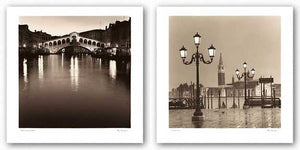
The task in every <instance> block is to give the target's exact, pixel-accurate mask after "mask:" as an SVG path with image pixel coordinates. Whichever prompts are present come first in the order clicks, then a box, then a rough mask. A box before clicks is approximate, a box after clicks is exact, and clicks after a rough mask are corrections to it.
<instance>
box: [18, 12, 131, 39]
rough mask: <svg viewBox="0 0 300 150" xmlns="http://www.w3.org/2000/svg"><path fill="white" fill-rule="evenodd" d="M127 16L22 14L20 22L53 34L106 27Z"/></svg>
mask: <svg viewBox="0 0 300 150" xmlns="http://www.w3.org/2000/svg"><path fill="white" fill-rule="evenodd" d="M128 19H129V17H127V16H22V17H20V18H19V22H20V24H28V25H29V29H30V30H31V31H34V30H37V31H40V30H43V31H44V32H47V33H49V34H51V35H58V36H59V35H65V34H69V33H71V32H82V31H87V30H93V29H105V26H108V25H109V23H115V21H117V20H119V21H123V20H128Z"/></svg>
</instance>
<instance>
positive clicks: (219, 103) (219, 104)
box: [218, 90, 221, 109]
mask: <svg viewBox="0 0 300 150" xmlns="http://www.w3.org/2000/svg"><path fill="white" fill-rule="evenodd" d="M218 107H219V109H220V108H221V90H219V100H218Z"/></svg>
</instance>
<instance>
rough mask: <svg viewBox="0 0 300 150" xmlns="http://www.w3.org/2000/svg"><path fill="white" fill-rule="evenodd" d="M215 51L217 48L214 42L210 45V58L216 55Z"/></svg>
mask: <svg viewBox="0 0 300 150" xmlns="http://www.w3.org/2000/svg"><path fill="white" fill-rule="evenodd" d="M215 52H216V48H215V47H214V45H213V44H211V45H210V47H209V48H208V55H209V57H210V58H213V57H215Z"/></svg>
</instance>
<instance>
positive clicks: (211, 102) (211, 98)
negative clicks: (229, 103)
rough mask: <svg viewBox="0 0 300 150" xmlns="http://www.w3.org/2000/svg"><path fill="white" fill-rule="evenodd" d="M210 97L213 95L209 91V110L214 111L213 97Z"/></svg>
mask: <svg viewBox="0 0 300 150" xmlns="http://www.w3.org/2000/svg"><path fill="white" fill-rule="evenodd" d="M212 95H213V93H212V90H211V91H210V104H211V106H210V108H211V109H214V107H213V97H212Z"/></svg>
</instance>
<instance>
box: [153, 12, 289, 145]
mask: <svg viewBox="0 0 300 150" xmlns="http://www.w3.org/2000/svg"><path fill="white" fill-rule="evenodd" d="M169 16H281V94H282V96H281V98H282V100H284V102H283V103H282V107H281V116H282V117H281V128H259V129H257V128H250V129H240V128H219V129H214V128H201V129H197V128H169V109H168V97H169V95H168V91H169V69H168V68H169ZM157 62H158V63H159V65H157V72H156V73H157V74H156V77H157V86H156V87H157V89H156V90H157V91H156V94H157V97H156V107H157V114H156V116H157V122H156V123H157V125H156V126H157V131H156V132H157V142H158V143H292V142H293V8H292V7H159V8H157Z"/></svg>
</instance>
